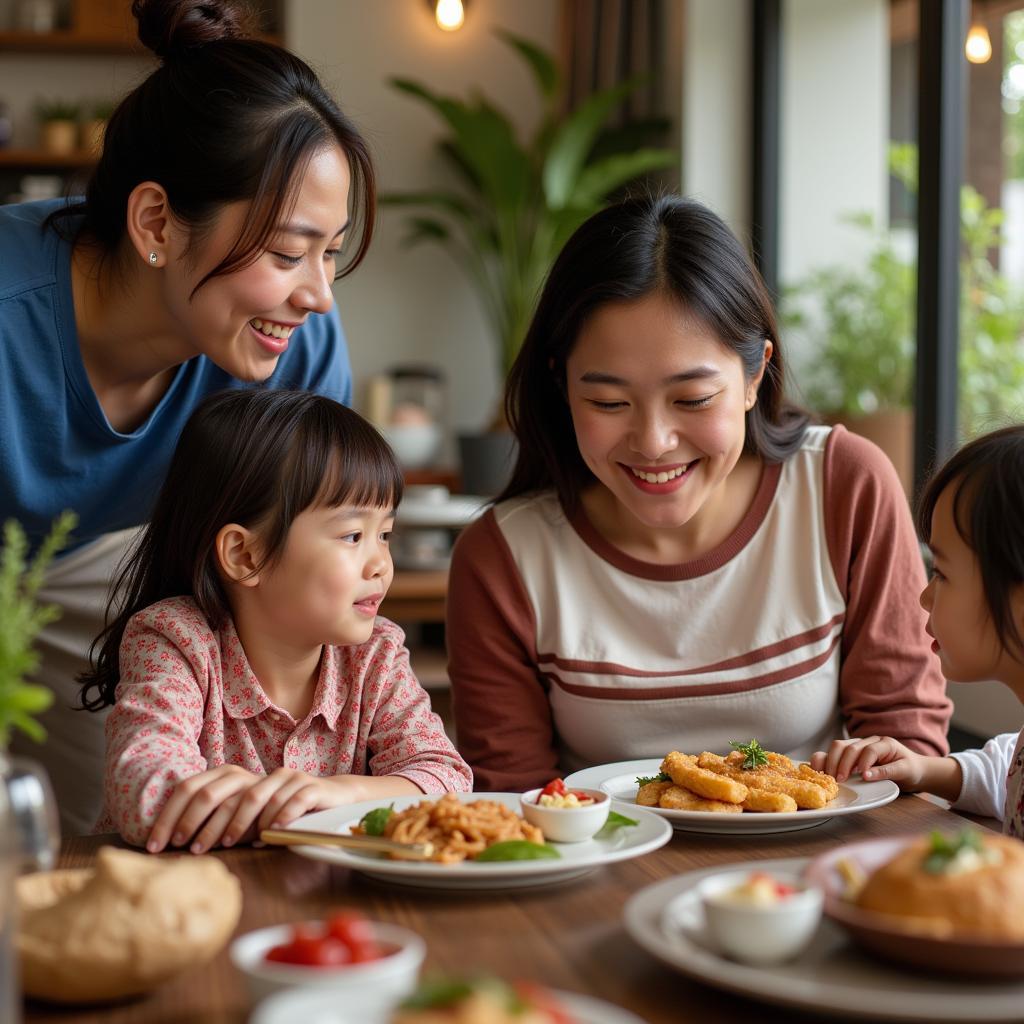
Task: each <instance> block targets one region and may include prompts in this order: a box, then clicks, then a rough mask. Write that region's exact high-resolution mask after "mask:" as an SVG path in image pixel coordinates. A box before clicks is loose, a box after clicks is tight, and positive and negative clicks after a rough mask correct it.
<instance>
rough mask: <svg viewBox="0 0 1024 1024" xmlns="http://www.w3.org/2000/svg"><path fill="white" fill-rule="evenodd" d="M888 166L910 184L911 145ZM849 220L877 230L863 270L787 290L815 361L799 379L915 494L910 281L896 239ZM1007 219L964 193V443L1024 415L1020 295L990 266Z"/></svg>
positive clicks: (787, 320)
mask: <svg viewBox="0 0 1024 1024" xmlns="http://www.w3.org/2000/svg"><path fill="white" fill-rule="evenodd" d="M889 164H890V170H891V172H892V173H893V175H894V176H895V177H896V178H897V179H898V180H899V181H900V182H902V183H903V185H904V186H905V187H906V188H907V189H909V190H910V191H911V192H913V191H916V188H917V147H916V146H914V145H913V144H909V143H903V144H898V145H894V146H892V147H891V150H890V158H889ZM852 219H853V222H854V223H856V224H858V225H859V226H860V227H862V228H863V229H865V230H869V231H872V232H873V233H874V236H875V238H874V243H873V246H872V248H871V251H870V254H869V256H868V258H867V261H866V263H865V265H864V266H863V267H861V268H847V267H843V268H836V267H828V268H825V269H823V270H819V271H816V272H815V273H813V274H811V275H809V276H808V277H807V278H806V279H805V280H804V281H802V282H800V283H799V284H797V285H795V286H793V287H790V288H787V289H786V291H785V293H784V302H783V323H784V325H785V326H786V327H787V329H790V330H793V331H796V332H798V333H803V334H805V335H806V338H807V341H808V342H809V345H808V346H806V347H808V348H809V349H810V350H811V352H812V357H811V359H810V361H809V363H808V365H807V366H806V367H804V370H803V373H802V381H803V384H804V390H805V393H806V397H807V399H808V401H809V402H810V403H811V405H812V406H813V407H814V408H816V409H817V410H819V411H820V412H821V413H822V414H823V415H824V417H825V418H826V420H829V421H831V422H841V423H844V424H845V425H846V426H847V427H848V428H849V429H850V430H853V431H855V432H857V433H860V434H863V435H864V436H866V437H869V438H870V439H871V440H873V441H875V442H876V443H877V444H878V445H879V447H881V448H882V449H883V450H884V451H885V452H886V453H887V454H888V455H889V457H890V458H891V459H892V461H893V463H894V465H896V468H897V471H898V472H899V473H900V477H901V479H902V480H903V482H904V485H905V487H906V489H907V493H908V494H909V493H910V490H911V487H912V477H913V465H912V446H913V413H912V405H913V374H914V353H915V342H916V338H915V299H916V294H917V273H916V266H915V264H914V262H913V260H912V257H908V256H907V255H901V254H900V251H899V247H898V246H897V244H896V240H895V236H894V232H893V231H892V230H891V229H887V230H884V231H881V230H878V229H876V228H875V227H874V225H873V223H872V221H871V218H870V217H868V216H867V215H858V216H856V217H854V218H852ZM1003 219H1004V215H1003V212H1002V210H1000V209H999V208H997V207H990V206H988V205H987V204H986V202H985V200H984V198H983V197H982V196H981V195H980V194H979V193H978V192H977V190H976V189H974V188H972V187H971V186H970V185H964V186H963V187H962V188H961V190H960V237H961V242H962V257H961V261H960V354H959V379H960V390H959V404H958V408H959V432H960V436H961V438H968V437H973V436H975V435H977V434H979V433H982V432H983V431H985V430H989V429H992V428H993V427H996V426H999V425H1001V424H1002V423H1005V422H1006V421H1007V420H1008V419H1020V418H1021V416H1022V414H1024V290H1022V289H1020V288H1019V287H1015V286H1014V285H1012V284H1011V282H1009V281H1008V280H1007V278H1006V277H1005V275H1003V274H1001V273H1000V272H999V271H998V270H997V269H996V268H995V267H994V266H993V264H992V261H991V259H990V256H989V254H990V253H991V252H992V251H993V250H995V249H996V248H997V247H998V246H999V244H1000V241H1001V229H1002V224H1003Z"/></svg>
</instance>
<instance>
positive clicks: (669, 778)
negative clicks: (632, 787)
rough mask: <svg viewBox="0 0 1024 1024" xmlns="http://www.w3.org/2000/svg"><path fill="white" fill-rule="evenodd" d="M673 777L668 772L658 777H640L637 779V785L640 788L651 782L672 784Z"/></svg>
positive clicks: (660, 773) (659, 773)
mask: <svg viewBox="0 0 1024 1024" xmlns="http://www.w3.org/2000/svg"><path fill="white" fill-rule="evenodd" d="M671 781H672V776H671V775H669V774H668V772H658V774H657V775H638V776H637V777H636V784H637V785H638V786H646V785H648V783H651V782H671Z"/></svg>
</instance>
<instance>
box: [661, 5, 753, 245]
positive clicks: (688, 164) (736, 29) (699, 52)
mask: <svg viewBox="0 0 1024 1024" xmlns="http://www.w3.org/2000/svg"><path fill="white" fill-rule="evenodd" d="M754 2H756V0H754ZM672 6H673V7H676V6H678V5H677V4H673V5H672ZM750 22H751V15H750V0H687V2H686V3H685V4H684V7H683V13H682V18H681V25H680V31H681V37H682V46H681V48H680V50H681V52H682V54H683V60H682V68H681V74H680V81H679V90H680V100H681V105H682V151H683V165H682V166H683V191H684V192H685V193H686V194H687V195H689V196H691V197H693V198H694V199H698V200H700V201H701V202H703V203H706V204H707V205H708V206H710V207H711V208H712V209H713V210H714V211H715V212H716V213H717V214H718V215H719V216H720V217H722V218H723V219H724V220H725V221H726V222H727V223H728V224H729V226H730V227H731V228H732V229H733V231H735V232H736V233H737V234H738V235H739V237H740V238H741V239H742V240H744V241H745V240H746V239H748V238H749V235H750V192H751V176H750V153H751V147H750V125H751V110H750V89H751V61H750V54H751V46H750Z"/></svg>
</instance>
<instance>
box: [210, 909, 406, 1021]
mask: <svg viewBox="0 0 1024 1024" xmlns="http://www.w3.org/2000/svg"><path fill="white" fill-rule="evenodd" d="M230 953H231V961H232V963H233V964H234V965H235V967H236V968H238V970H239V971H241V972H242V973H243V974H244V975H245V977H246V981H247V982H248V985H249V991H250V993H251V995H252V997H253V999H263V998H264V997H265V996H268V995H270V994H271V993H272V992H278V991H280V990H281V989H286V988H291V987H294V986H298V985H301V986H304V987H307V988H309V987H312V988H330V989H331V990H336V991H338V992H340V993H343V994H344V996H345V999H346V1004H347V1005H350V1004H357V1005H358V1006H360V1007H368V1008H372V1007H375V1006H377V1005H379V1004H381V1003H382V1002H387V1001H388V1000H389V999H390V1000H393V999H394V998H395V997H396V996H403V995H405V994H407V993H409V992H412V991H413V989H414V988H415V987H416V982H417V978H418V976H419V970H420V966H421V964H422V963H423V957H424V955H425V954H426V944H425V943H424V941H423V939H421V938H420V937H419V935H417V934H416V933H415V932H411V931H409V930H408V929H407V928H401V927H399V926H398V925H393V924H385V923H383V922H380V921H370V920H369V919H367V918H366V917H363V915H362V914H358V913H353V912H351V911H340V912H338V913H336V914H333V915H331V916H330V917H329V918H327V920H326V921H300V922H297V923H295V924H282V925H274V926H273V927H270V928H260V929H259V930H258V931H254V932H248V933H247V934H245V935H242V936H240V937H239V938H237V939H235V941H234V942H233V943H232V944H231V950H230Z"/></svg>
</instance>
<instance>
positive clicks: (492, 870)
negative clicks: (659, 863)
mask: <svg viewBox="0 0 1024 1024" xmlns="http://www.w3.org/2000/svg"><path fill="white" fill-rule="evenodd" d="M456 796H458V798H459V799H460V800H461V801H462V802H463V803H471V802H472V801H474V800H496V801H498V802H499V803H503V804H504V805H505V806H506V807H508V808H510V809H511V810H513V811H515V812H516V814H518V813H519V797H520V794H519V793H457V794H456ZM431 799H435V798H434V797H429V796H422V795H421V796H399V797H394V798H393V799H390V800H367V801H365V802H364V803H359V804H346V805H345V806H343V807H332V808H331V809H330V810H328V811H317V812H316V813H315V814H307V815H306V816H305V817H304V818H299V820H298V821H296V822H294V823H293V824H292V825H291V826H290V828H293V829H295V830H297V831H301V830H302V829H304V828H305V829H311V830H317V831H321V832H339V833H342V834H344V833H348V832H350V831H351V830H352V827H353V826H354V825H357V824H358V823H359V819H360V818H361V817H362V816H363V815H364V814H366V812H367V811H372V810H373V809H374V808H375V807H386V806H387V805H388V804H394V805H395V810H396V811H402V810H405V808H406V807H411V806H412V805H413V804H417V803H419V802H420V801H421V800H431ZM630 810H631V812H632V810H633V809H632V808H631V809H630ZM628 816H629V817H631V818H633V819H634V820H635V821H636V822H637V823H638V824H637V825H635V826H630V827H626V828H620V829H617V830H616V831H615V832H614V833H612V834H611V835H610V836H609V837H608V838H606V839H589V840H587V841H586V842H584V843H552V844H551V845H552V846H553V847H555V849H557V850H558V852H559V853H560V854H561V858H560V859H559V860H511V861H493V862H486V863H483V864H477V863H475V862H474V861H471V860H467V861H463V862H462V863H460V864H435V863H433V862H431V861H403V860H387V859H386V858H385V857H382V856H381V855H379V854H374V853H363V852H362V851H359V850H342V849H340V848H339V849H335V848H334V847H330V846H293V847H292V849H293V850H294V851H295V852H296V853H301V854H302V855H303V856H305V857H312V858H313V859H314V860H325V861H328V862H329V863H331V864H338V865H341V866H342V867H347V868H353V869H354V870H356V871H361V872H362V873H363V874H364V875H369V876H370V877H371V878H380V879H384V880H385V881H388V882H396V883H398V884H400V885H416V886H426V887H429V888H431V889H506V888H516V889H518V888H520V887H525V886H532V885H549V884H552V883H556V882H563V881H567V880H568V879H570V878H576V877H578V876H579V875H583V874H586V873H587V872H588V871H593V870H594V869H595V868H599V867H601V866H602V865H604V864H612V863H614V862H615V861H617V860H630V859H631V858H633V857H639V856H641V855H642V854H645V853H650V852H651V850H656V849H658V847H659V846H664V845H665V843H667V842H668V841H669V839H671V838H672V829H671V827H670V826H669V824H668V822H666V821H664V820H663V819H661V818H659V817H658V816H657V815H656V814H650V813H648V812H647V808H644V807H637V808H635V813H630V814H629V815H628Z"/></svg>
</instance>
